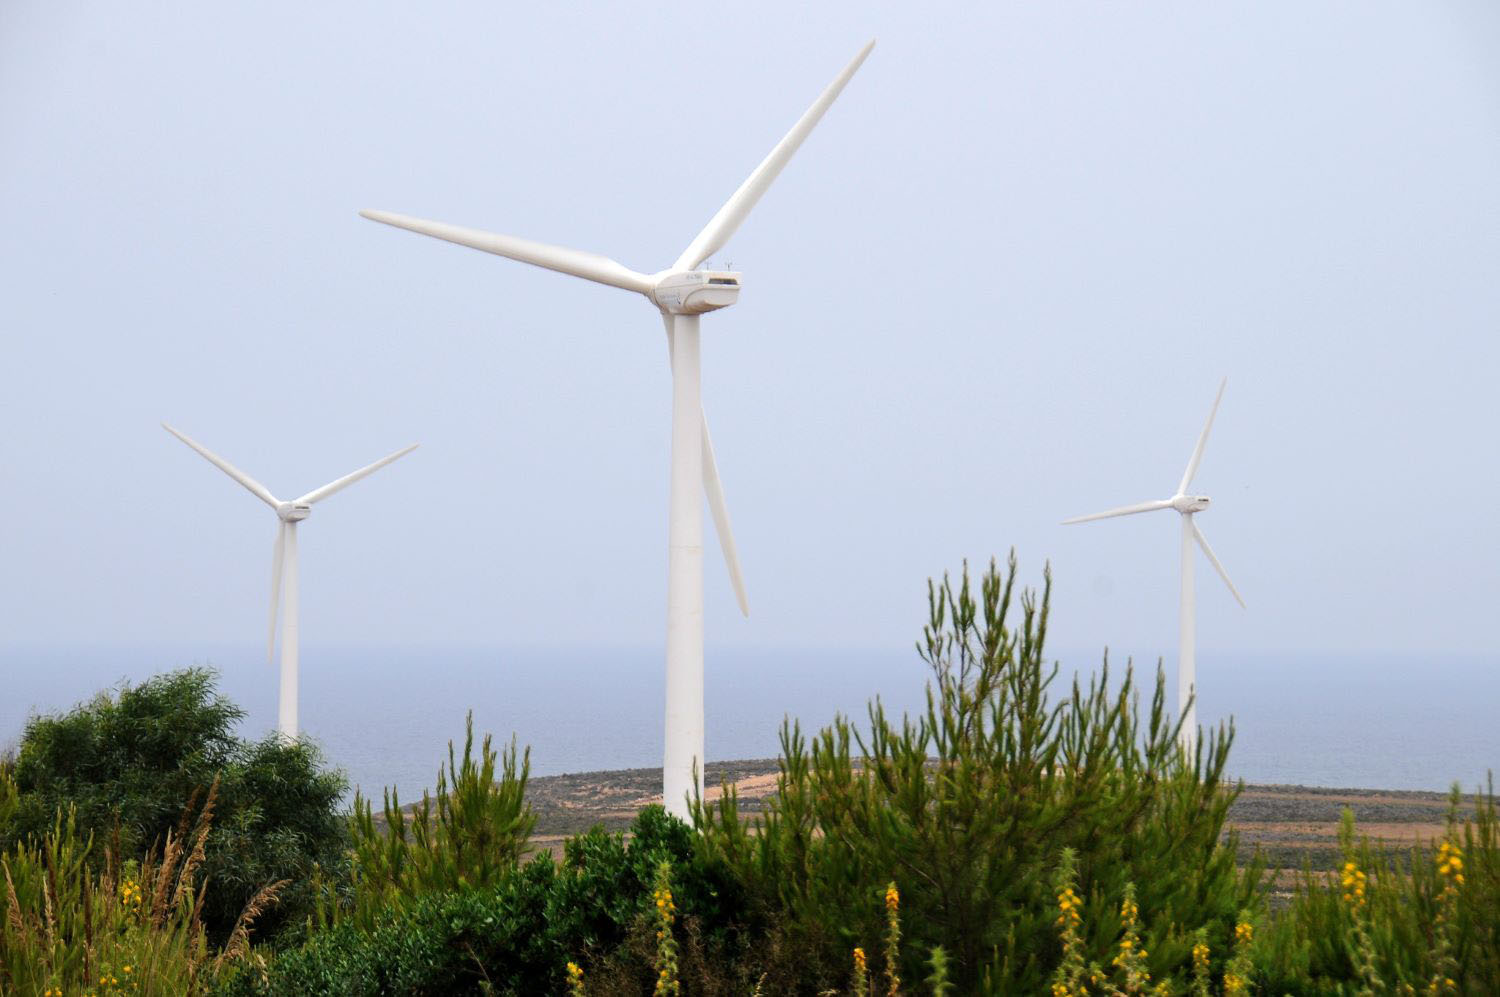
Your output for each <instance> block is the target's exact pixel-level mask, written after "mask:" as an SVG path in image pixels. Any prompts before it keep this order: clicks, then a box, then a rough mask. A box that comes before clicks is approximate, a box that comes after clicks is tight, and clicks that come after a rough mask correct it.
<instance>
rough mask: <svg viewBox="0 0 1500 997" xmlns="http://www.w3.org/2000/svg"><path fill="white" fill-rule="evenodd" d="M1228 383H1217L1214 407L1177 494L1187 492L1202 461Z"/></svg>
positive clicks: (1223, 381)
mask: <svg viewBox="0 0 1500 997" xmlns="http://www.w3.org/2000/svg"><path fill="white" fill-rule="evenodd" d="M1228 383H1229V378H1227V377H1226V378H1224V379H1223V380H1222V381H1220V382H1219V393H1218V394H1217V395H1215V396H1214V407H1213V408H1212V409H1210V410H1209V412H1208V421H1207V422H1205V423H1204V424H1203V432H1201V433H1199V434H1198V445H1197V446H1196V447H1194V448H1193V456H1192V458H1191V459H1190V460H1188V466H1187V470H1186V471H1183V472H1182V484H1180V485H1178V486H1177V494H1178V495H1181V494H1183V493H1184V492H1186V491H1187V490H1188V485H1191V484H1192V483H1193V475H1195V474H1197V473H1198V464H1199V462H1200V461H1202V460H1203V447H1204V445H1206V444H1207V443H1208V431H1209V430H1210V429H1212V428H1213V425H1214V416H1215V415H1216V414H1218V411H1219V402H1220V401H1221V400H1222V399H1223V398H1224V387H1225V385H1227V384H1228Z"/></svg>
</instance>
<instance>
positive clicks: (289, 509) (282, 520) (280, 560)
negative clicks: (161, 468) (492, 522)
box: [161, 423, 417, 740]
mask: <svg viewBox="0 0 1500 997" xmlns="http://www.w3.org/2000/svg"><path fill="white" fill-rule="evenodd" d="M161 425H162V428H163V429H165V430H166V431H167V432H169V433H171V434H172V435H173V436H175V437H177V438H178V439H179V440H181V441H182V442H184V443H186V444H187V445H188V446H190V447H192V448H193V449H194V450H196V451H198V452H199V453H200V454H202V455H203V457H204V459H205V460H207V461H208V462H209V463H210V464H213V465H214V466H215V467H217V468H218V469H219V470H221V471H223V472H224V473H225V474H227V475H229V476H230V477H231V478H233V479H234V480H235V481H238V482H239V483H240V484H242V485H244V486H245V488H246V490H248V491H249V492H250V494H251V495H254V496H255V497H256V498H258V499H260V500H261V501H262V502H264V503H265V504H266V505H268V506H270V507H271V509H272V511H274V512H275V513H276V518H277V519H278V520H279V522H278V523H277V525H276V547H275V550H274V551H273V553H272V555H271V626H270V633H269V639H268V641H267V644H266V661H267V662H268V663H269V662H270V661H272V660H273V659H274V658H275V657H276V611H277V608H278V607H279V606H280V605H281V602H282V600H283V597H284V598H285V601H286V622H285V624H284V626H283V628H282V631H281V690H280V693H279V695H278V697H277V699H278V703H277V711H276V729H277V730H278V731H280V732H281V734H282V735H283V736H284V737H286V738H287V739H288V740H296V737H297V668H298V659H297V625H298V614H297V581H298V578H297V524H298V523H300V522H302V521H303V520H304V519H306V518H307V517H308V516H310V515H312V507H313V505H314V504H315V503H317V502H321V501H322V500H323V499H326V498H327V497H328V496H330V495H332V494H334V493H335V492H341V491H343V490H344V489H345V488H348V487H349V486H350V485H352V484H354V483H355V482H356V481H358V480H359V479H360V478H364V477H367V476H369V475H371V474H374V473H375V472H376V471H378V470H380V469H381V468H382V467H385V466H386V465H387V464H389V463H390V462H391V461H393V460H396V459H397V458H398V457H405V456H406V455H407V454H409V453H411V452H412V451H413V450H415V449H417V444H415V443H413V444H412V445H411V446H409V447H407V448H405V449H404V450H397V451H396V452H395V453H393V454H391V455H390V456H389V457H382V458H380V459H379V460H377V461H376V462H375V463H373V464H370V465H369V466H367V467H362V468H360V469H359V470H358V471H355V472H353V473H352V474H346V475H344V476H343V477H342V478H339V479H338V480H336V481H330V482H329V483H328V484H326V485H324V486H323V487H322V488H315V489H313V490H312V491H310V492H308V493H307V494H306V495H303V496H302V497H301V498H294V499H292V500H291V501H290V502H284V501H282V500H281V499H278V498H277V497H276V496H275V495H272V494H271V492H270V490H268V489H267V488H266V486H265V485H263V484H261V483H260V482H259V481H256V480H255V479H254V478H252V477H250V475H248V474H246V473H245V472H244V471H241V470H240V469H239V468H237V467H235V466H234V465H233V464H231V463H229V461H227V460H225V459H224V458H223V457H220V456H219V455H218V454H216V453H213V452H212V451H210V450H208V449H207V448H206V447H204V446H203V445H202V444H200V443H198V442H197V441H195V440H193V439H190V438H189V437H187V436H184V435H183V434H182V433H179V432H178V431H177V430H175V429H173V428H172V427H171V426H168V425H167V424H166V423H162V424H161Z"/></svg>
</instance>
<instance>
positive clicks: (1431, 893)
mask: <svg viewBox="0 0 1500 997" xmlns="http://www.w3.org/2000/svg"><path fill="white" fill-rule="evenodd" d="M1460 800H1461V796H1460V793H1459V790H1458V788H1457V787H1456V786H1455V787H1454V790H1453V802H1452V806H1451V807H1450V810H1449V817H1448V829H1447V833H1446V834H1445V835H1444V837H1443V839H1442V840H1441V841H1438V842H1434V843H1432V845H1431V847H1419V848H1413V849H1410V850H1409V851H1407V852H1406V853H1405V854H1401V853H1398V852H1394V851H1392V850H1390V849H1387V848H1384V847H1382V846H1381V845H1379V844H1378V843H1375V842H1371V841H1370V840H1369V839H1368V838H1365V837H1357V836H1356V833H1355V826H1354V817H1353V815H1352V814H1351V813H1349V812H1348V811H1345V813H1344V820H1343V825H1342V827H1341V828H1340V833H1339V843H1340V850H1341V852H1342V856H1343V864H1342V866H1341V867H1340V869H1339V871H1338V872H1337V873H1336V874H1334V875H1332V876H1330V875H1326V874H1320V873H1314V872H1312V871H1311V870H1305V871H1304V873H1303V876H1302V880H1301V882H1300V884H1299V886H1298V889H1297V892H1296V894H1295V896H1294V898H1293V902H1292V904H1291V906H1290V907H1289V908H1288V909H1286V910H1285V911H1282V912H1280V913H1279V914H1278V915H1277V916H1276V917H1274V918H1272V919H1271V923H1270V925H1269V927H1268V930H1267V931H1265V932H1264V933H1263V939H1262V941H1261V943H1260V945H1259V946H1258V947H1257V951H1256V959H1255V961H1256V965H1257V968H1258V971H1259V972H1260V974H1261V977H1262V979H1263V980H1264V982H1265V985H1266V986H1267V987H1268V988H1270V991H1271V992H1275V993H1282V992H1293V993H1306V994H1335V993H1342V992H1344V991H1343V988H1344V987H1346V986H1347V985H1348V984H1349V983H1351V982H1353V981H1359V982H1361V983H1363V984H1364V985H1366V986H1369V987H1371V988H1372V989H1389V990H1392V991H1394V992H1410V991H1412V990H1415V991H1420V992H1422V993H1464V994H1494V993H1500V812H1497V808H1496V800H1495V792H1494V784H1493V782H1491V783H1490V785H1489V786H1488V788H1487V789H1486V790H1485V791H1483V792H1480V793H1477V794H1475V798H1474V804H1475V808H1474V814H1473V816H1472V817H1470V818H1466V819H1464V820H1462V821H1461V820H1459V818H1458V806H1459V803H1460ZM1449 981H1451V983H1450V982H1449Z"/></svg>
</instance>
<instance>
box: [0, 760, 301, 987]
mask: <svg viewBox="0 0 1500 997" xmlns="http://www.w3.org/2000/svg"><path fill="white" fill-rule="evenodd" d="M5 779H6V775H5V773H0V782H3V781H4V780H5ZM216 792H217V789H216V787H210V789H209V791H208V794H207V795H206V796H205V798H204V800H203V803H202V806H201V807H200V808H199V809H198V810H197V812H196V816H193V815H187V816H185V818H184V820H183V823H182V824H181V825H180V831H179V832H178V833H177V834H173V833H169V834H168V835H167V837H166V838H165V839H164V840H163V843H162V848H161V850H160V851H157V850H152V851H151V852H150V853H148V854H147V855H146V857H145V858H144V859H143V860H141V861H134V860H132V861H129V862H123V863H122V862H120V861H119V860H118V858H119V857H118V855H116V854H115V853H114V852H112V851H111V850H109V849H108V848H107V847H106V848H104V849H99V848H98V847H97V843H96V842H95V841H94V839H93V838H91V837H89V836H86V835H83V834H81V833H80V832H79V829H78V825H77V820H76V813H75V812H74V811H72V810H71V809H70V810H69V811H68V813H67V814H66V816H64V814H63V813H62V812H59V813H58V815H57V818H56V820H55V822H54V824H53V826H52V828H51V829H49V830H48V831H47V832H46V833H45V834H42V835H39V836H36V837H34V838H29V839H28V840H27V841H26V842H24V843H21V844H18V845H16V846H15V847H14V848H12V849H11V850H10V851H8V852H6V853H5V854H3V855H0V881H3V884H4V886H3V889H0V993H6V994H9V993H14V994H59V995H61V994H75V993H89V994H95V993H97V994H101V995H103V994H145V995H150V994H162V995H174V997H175V995H185V994H199V993H203V992H205V991H206V990H207V989H209V988H210V987H212V986H213V985H214V984H215V983H216V980H217V978H218V976H219V975H220V973H228V972H231V971H232V967H237V966H238V965H239V964H240V960H242V959H243V958H244V956H245V955H246V954H247V953H248V949H249V937H250V930H251V928H252V926H253V923H254V921H255V918H256V917H257V916H258V915H259V914H260V913H262V912H263V911H265V910H266V909H267V908H269V907H270V906H271V905H272V904H273V903H274V901H275V897H276V894H277V893H278V892H279V891H280V890H281V889H283V888H284V887H285V886H286V883H285V882H278V883H271V884H268V885H267V886H266V887H265V888H263V889H262V890H260V891H259V892H258V893H257V894H256V895H255V897H253V898H252V899H251V901H250V902H249V903H248V904H247V905H246V907H245V909H244V911H243V912H242V913H241V915H240V916H239V918H238V919H237V920H236V922H235V925H234V927H233V930H231V931H230V932H229V937H228V939H227V941H226V943H225V944H224V946H223V947H222V948H217V947H213V946H210V945H209V944H208V942H207V939H206V937H205V933H204V927H203V920H202V914H203V910H202V900H203V896H204V893H203V891H202V888H201V887H202V877H201V873H202V866H203V860H204V854H205V846H206V844H207V840H208V837H209V833H210V828H211V826H212V821H213V817H212V814H213V807H214V803H215V802H216ZM189 817H191V818H192V819H189ZM91 857H97V858H98V859H99V860H100V861H99V862H98V863H97V866H98V868H97V869H95V868H91V865H90V861H89V860H90V858H91Z"/></svg>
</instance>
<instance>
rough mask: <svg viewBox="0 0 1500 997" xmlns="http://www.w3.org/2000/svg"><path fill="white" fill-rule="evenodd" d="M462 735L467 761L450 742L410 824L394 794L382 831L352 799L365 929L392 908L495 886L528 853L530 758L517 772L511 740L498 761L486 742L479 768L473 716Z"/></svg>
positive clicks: (356, 886)
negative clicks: (433, 786)
mask: <svg viewBox="0 0 1500 997" xmlns="http://www.w3.org/2000/svg"><path fill="white" fill-rule="evenodd" d="M465 729H466V733H465V737H464V755H463V761H462V762H459V761H458V760H457V759H456V758H455V756H454V750H453V742H452V741H449V742H448V767H447V769H446V770H444V769H443V768H439V769H438V777H437V790H436V792H435V793H433V794H432V795H428V794H426V793H423V794H422V803H421V805H420V806H418V807H416V808H415V809H413V811H412V813H411V816H410V817H408V816H407V813H406V811H405V810H403V809H402V807H401V801H400V800H399V798H398V797H397V795H396V790H395V789H394V788H392V789H387V790H386V791H385V806H384V817H385V821H384V824H383V825H381V824H377V823H376V821H375V817H374V813H373V808H372V807H371V805H370V803H369V801H367V800H365V799H364V798H363V797H362V796H360V795H359V794H357V793H356V794H355V797H354V815H353V818H352V822H351V830H352V834H353V839H354V869H353V879H354V883H353V901H352V906H353V913H354V915H355V917H356V918H357V919H358V920H359V921H360V922H361V923H363V924H369V923H371V921H372V920H373V918H374V916H375V914H376V913H377V912H378V911H380V910H382V909H383V908H385V907H386V906H388V905H390V904H391V903H395V902H402V901H405V900H410V899H413V898H415V897H419V896H422V895H424V894H428V893H443V892H451V891H454V890H459V889H463V888H475V889H483V888H485V887H489V886H494V885H495V884H497V883H499V882H500V880H501V879H502V878H503V877H504V876H506V875H508V874H509V873H510V872H511V871H512V870H513V869H515V867H516V865H517V864H518V863H519V862H520V860H521V856H522V855H523V854H524V852H525V851H526V846H527V841H528V840H529V838H530V837H531V829H532V828H533V827H535V826H536V815H535V814H534V813H532V811H531V808H530V807H529V806H527V805H526V800H525V796H526V780H527V778H528V777H529V775H530V772H531V752H530V750H529V749H528V750H527V752H526V754H525V756H524V757H523V758H522V759H521V762H520V764H519V766H518V765H517V763H516V744H515V741H514V740H512V741H511V744H510V748H509V750H508V751H507V752H506V753H505V756H504V757H503V758H501V757H500V756H499V755H498V754H497V753H496V752H495V750H494V748H493V747H492V746H491V742H490V737H489V735H486V736H485V738H484V743H483V744H482V745H481V747H480V757H479V759H478V760H477V761H476V760H475V758H474V714H473V713H470V714H469V716H468V719H467V721H466V727H465ZM497 762H499V763H500V779H499V781H496V779H495V767H496V763H497ZM434 804H435V805H436V810H435V811H434Z"/></svg>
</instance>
